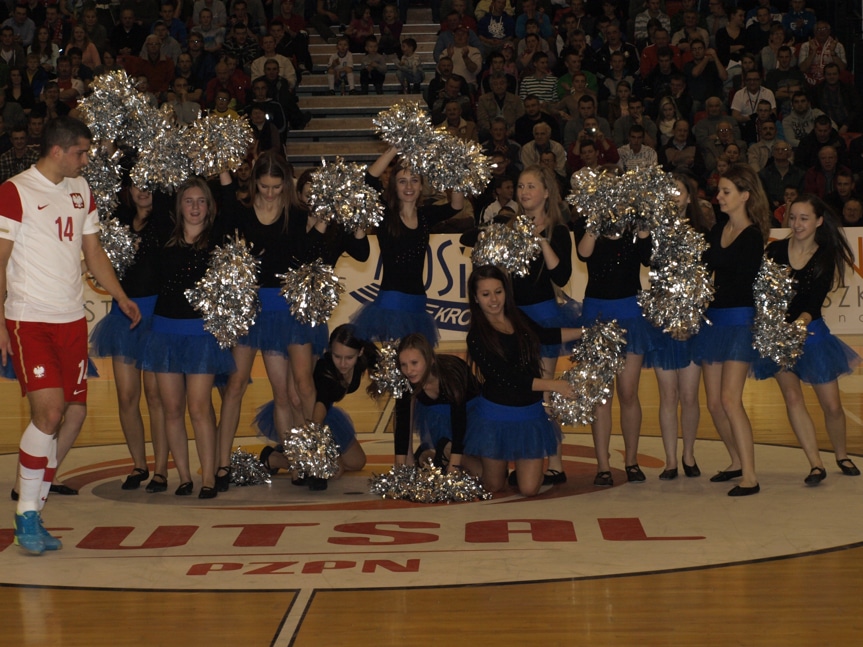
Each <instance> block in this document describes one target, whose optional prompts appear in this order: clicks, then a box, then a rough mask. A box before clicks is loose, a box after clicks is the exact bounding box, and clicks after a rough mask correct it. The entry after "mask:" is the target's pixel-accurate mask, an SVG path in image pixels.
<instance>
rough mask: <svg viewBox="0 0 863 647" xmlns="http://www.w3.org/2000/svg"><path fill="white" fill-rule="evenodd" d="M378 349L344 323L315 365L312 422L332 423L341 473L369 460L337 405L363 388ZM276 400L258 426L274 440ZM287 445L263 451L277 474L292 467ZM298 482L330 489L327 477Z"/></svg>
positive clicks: (263, 459)
mask: <svg viewBox="0 0 863 647" xmlns="http://www.w3.org/2000/svg"><path fill="white" fill-rule="evenodd" d="M378 359H379V357H378V351H377V349H376V348H375V346H374V344H372V343H370V342H367V341H365V340H363V339H360V338H358V337H357V336H356V334H355V332H354V327H353V326H351V325H350V324H342V325H341V326H339V327H338V328H336V329H335V330H334V331H333V332H332V334H331V335H330V342H329V349H328V351H327V352H326V353H324V355H323V356H322V357H321V358H320V359H319V360H318V362H317V364H316V365H315V392H316V401H315V412H314V415H313V417H312V422H315V423H317V424H325V425H328V426H329V427H330V429H331V431H332V432H333V439H334V440H335V442H336V445H338V448H339V475H341V473H342V472H355V471H358V470H361V469H362V468H363V467H365V464H366V454H365V452H364V451H363V448H362V446H361V445H360V444H359V442H357V434H356V431H355V429H354V425H353V423H352V422H351V419H350V417H349V416H348V415H347V414H346V413H345V412H344V411H342V410H341V409H340V408H338V407H336V406H334V404H335V403H336V402H340V401H341V400H343V399H344V398H345V396H346V395H348V394H350V393H355V392H356V391H357V390H358V389H359V388H360V382H361V381H362V377H363V373H365V372H366V371H368V370H370V369H373V368H374V367H375V366H377V363H378ZM272 420H273V417H272V403H270V404H267V405H264V406H263V407H261V409H260V410H259V411H258V415H257V416H256V417H255V424H256V425H257V427H258V429H259V430H260V431H261V432H262V433H263V434H264V435H266V436H267V437H268V438H270V439H272V440H280V439H281V438H280V436H281V435H280V434H279V433H278V432H277V429H276V428H275V427H274V425H273V423H272ZM283 452H284V445H282V444H279V445H276V446H275V447H273V446H270V445H268V446H267V447H264V449H263V450H262V451H261V456H260V460H261V462H262V463H263V464H264V466H265V467H266V468H267V469H268V470H270V472H271V473H273V474H275V473H277V472H278V471H279V469H289V468H290V467H291V466H290V465H289V464H288V461H287V459H286V458H285V455H284V453H283ZM292 483H294V484H295V485H308V486H309V489H311V490H326V489H327V481H326V479H322V478H316V477H307V478H305V479H294V480H293V481H292Z"/></svg>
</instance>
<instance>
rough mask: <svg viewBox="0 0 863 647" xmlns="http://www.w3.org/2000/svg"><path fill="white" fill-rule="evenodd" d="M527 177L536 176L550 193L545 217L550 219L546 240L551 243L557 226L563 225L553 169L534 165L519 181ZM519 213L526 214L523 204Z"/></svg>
mask: <svg viewBox="0 0 863 647" xmlns="http://www.w3.org/2000/svg"><path fill="white" fill-rule="evenodd" d="M525 175H534V176H536V177H537V178H539V180H540V182H542V185H543V187H545V189H546V190H547V191H548V197H547V198H546V199H545V216H546V218H547V219H548V225H547V226H546V228H545V232H544V233H545V239H546V240H547V241H549V242H551V235H552V233H553V232H554V228H555V227H556V226H557V225H562V224H563V216H561V214H560V189H559V188H558V184H557V180H556V179H555V177H554V175H553V173H552V171H551V169H547V168H545V167H544V166H539V165H537V164H534V165H532V166H528V167H527V168H526V169H524V170H523V171H522V172H521V173H520V174H519V176H518V181H519V182H521V178H523V177H524V176H525ZM517 186H518V185H516V198H518V190H517ZM518 208H519V209H518V210H519V213H524V208H523V207H522V206H521V203H519V204H518Z"/></svg>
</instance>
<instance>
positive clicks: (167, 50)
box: [141, 20, 183, 65]
mask: <svg viewBox="0 0 863 647" xmlns="http://www.w3.org/2000/svg"><path fill="white" fill-rule="evenodd" d="M152 35H154V36H156V38H158V39H159V51H160V52H161V54H162V56H163V57H165V58H167V59H170V60H171V61H172V62H173V63H174V65H176V64H177V59H178V58H180V54H182V53H183V48H182V47H180V43H178V42H177V41H176V40H175V39H174V38H172V37H171V35H170V34H169V33H168V27H167V25H165V23H164V22H162V21H161V20H157V21H156V23H155V24H154V25H153V33H152V34H151V36H152ZM146 48H147V41H144V49H142V50H141V58H144V57H146V56H147V52H146Z"/></svg>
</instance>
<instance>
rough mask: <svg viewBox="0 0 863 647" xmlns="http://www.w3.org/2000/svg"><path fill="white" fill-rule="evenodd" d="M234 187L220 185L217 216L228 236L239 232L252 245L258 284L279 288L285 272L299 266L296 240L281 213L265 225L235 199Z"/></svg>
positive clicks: (247, 207) (233, 185) (234, 185)
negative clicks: (220, 218)
mask: <svg viewBox="0 0 863 647" xmlns="http://www.w3.org/2000/svg"><path fill="white" fill-rule="evenodd" d="M236 190H237V186H236V184H234V183H231V184H228V185H225V186H222V191H221V205H222V210H221V212H220V217H222V218H223V228H224V229H225V231H226V233H227V234H228V235H233V233H234V231H235V230H236V231H239V233H240V234H242V236H243V237H244V238H245V239H246V244H248V245H250V246H251V252H252V254H254V255H255V256H256V257H257V258H258V259H260V261H261V264H260V271H259V274H258V285H259V286H260V287H262V288H279V287H281V286H282V279H280V278H276V275H277V274H284V273H285V272H287V271H288V270H290V269H295V268H296V267H298V266H299V264H300V263H299V262H298V261H297V260H296V250H297V243H296V241H295V240H293V237H292V236H291V234H290V231H289V229H288V228H287V227H286V226H285V216H284V214H283V215H280V216H279V217H278V218H277V219H276V220H275V221H274V222H272V223H270V224H269V225H265V224H264V223H262V222H261V221H260V220H258V216H257V215H256V214H255V208H254V207H253V206H250V205H245V204H243V203H241V202H240V201H239V200H237V193H236Z"/></svg>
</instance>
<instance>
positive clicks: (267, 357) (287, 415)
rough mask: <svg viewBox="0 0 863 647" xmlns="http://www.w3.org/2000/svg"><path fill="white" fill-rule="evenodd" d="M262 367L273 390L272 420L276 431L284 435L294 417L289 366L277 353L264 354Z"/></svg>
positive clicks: (291, 425)
mask: <svg viewBox="0 0 863 647" xmlns="http://www.w3.org/2000/svg"><path fill="white" fill-rule="evenodd" d="M264 367H265V368H266V369H267V377H268V378H269V380H270V387H271V388H272V390H273V404H274V405H275V408H274V410H273V418H274V422H275V425H276V429H278V430H279V433H280V434H282V435H284V434H285V433H287V431H288V430H289V429H291V428H293V427H294V417H293V412H292V409H291V394H290V389H289V383H290V381H291V364H290V362H289V361H288V358H287V357H285V356H284V355H280V354H278V353H264Z"/></svg>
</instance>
